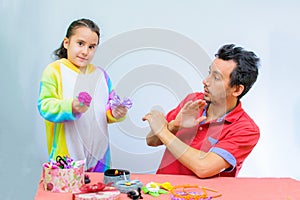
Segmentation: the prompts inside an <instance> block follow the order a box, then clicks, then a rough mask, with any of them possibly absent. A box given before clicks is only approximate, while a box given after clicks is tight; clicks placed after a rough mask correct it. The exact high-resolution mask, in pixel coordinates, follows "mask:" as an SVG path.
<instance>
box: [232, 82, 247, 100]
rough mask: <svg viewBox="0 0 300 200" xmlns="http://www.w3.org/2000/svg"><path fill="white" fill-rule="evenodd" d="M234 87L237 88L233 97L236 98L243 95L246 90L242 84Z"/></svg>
mask: <svg viewBox="0 0 300 200" xmlns="http://www.w3.org/2000/svg"><path fill="white" fill-rule="evenodd" d="M234 87H235V90H234V91H233V95H234V96H236V97H238V96H240V95H241V94H242V93H243V91H244V89H245V87H244V85H241V84H240V85H236V86H234Z"/></svg>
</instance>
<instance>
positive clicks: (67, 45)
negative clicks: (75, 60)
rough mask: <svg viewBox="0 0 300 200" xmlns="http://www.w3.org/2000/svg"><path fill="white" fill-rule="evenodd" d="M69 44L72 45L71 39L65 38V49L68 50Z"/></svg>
mask: <svg viewBox="0 0 300 200" xmlns="http://www.w3.org/2000/svg"><path fill="white" fill-rule="evenodd" d="M69 44H70V40H69V38H67V37H65V38H64V47H65V49H68V47H69Z"/></svg>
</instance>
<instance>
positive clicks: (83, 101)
mask: <svg viewBox="0 0 300 200" xmlns="http://www.w3.org/2000/svg"><path fill="white" fill-rule="evenodd" d="M77 99H78V101H79V102H80V106H83V105H86V106H90V104H91V101H92V97H91V96H90V95H89V93H87V92H80V93H79V95H78V97H77Z"/></svg>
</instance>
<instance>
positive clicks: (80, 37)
mask: <svg viewBox="0 0 300 200" xmlns="http://www.w3.org/2000/svg"><path fill="white" fill-rule="evenodd" d="M98 40H99V38H98V35H97V34H96V33H95V32H93V31H91V29H89V28H87V27H79V28H77V29H76V30H75V31H74V34H73V35H71V36H70V37H69V38H65V39H64V47H65V48H66V49H67V56H68V57H67V58H68V60H69V61H70V62H71V63H73V64H74V65H75V66H76V67H78V68H81V67H86V66H87V65H88V64H89V63H91V61H92V59H93V57H94V54H95V52H96V49H97V46H98Z"/></svg>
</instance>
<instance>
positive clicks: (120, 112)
mask: <svg viewBox="0 0 300 200" xmlns="http://www.w3.org/2000/svg"><path fill="white" fill-rule="evenodd" d="M111 112H112V115H113V117H114V118H116V119H120V118H122V117H124V116H125V115H126V114H127V108H126V107H125V106H118V107H116V108H115V109H113V110H112V111H111Z"/></svg>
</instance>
